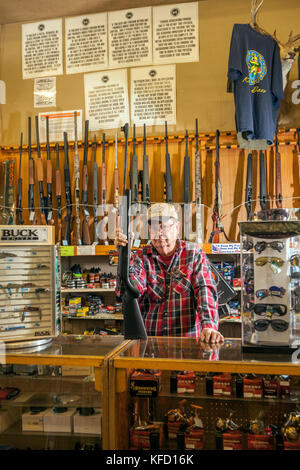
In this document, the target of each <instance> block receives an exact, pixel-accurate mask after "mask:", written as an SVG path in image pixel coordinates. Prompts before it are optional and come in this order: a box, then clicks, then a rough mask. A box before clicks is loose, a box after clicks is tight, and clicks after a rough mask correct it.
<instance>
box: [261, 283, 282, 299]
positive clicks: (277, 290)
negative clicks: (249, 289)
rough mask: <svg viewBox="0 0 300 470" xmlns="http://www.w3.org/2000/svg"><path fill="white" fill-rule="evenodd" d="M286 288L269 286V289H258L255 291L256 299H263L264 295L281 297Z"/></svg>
mask: <svg viewBox="0 0 300 470" xmlns="http://www.w3.org/2000/svg"><path fill="white" fill-rule="evenodd" d="M285 292H286V290H285V289H284V287H277V286H271V287H269V289H259V290H257V291H256V292H255V295H256V297H257V298H258V299H264V298H265V297H268V296H271V297H283V296H284V294H285Z"/></svg>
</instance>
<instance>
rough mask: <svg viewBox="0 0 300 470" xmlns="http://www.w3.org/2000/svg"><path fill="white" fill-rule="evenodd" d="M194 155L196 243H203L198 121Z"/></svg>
mask: <svg viewBox="0 0 300 470" xmlns="http://www.w3.org/2000/svg"><path fill="white" fill-rule="evenodd" d="M195 140H196V153H195V199H196V243H203V222H202V207H201V204H202V172H201V157H200V152H199V134H198V119H196V133H195Z"/></svg>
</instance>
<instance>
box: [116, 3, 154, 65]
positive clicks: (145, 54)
mask: <svg viewBox="0 0 300 470" xmlns="http://www.w3.org/2000/svg"><path fill="white" fill-rule="evenodd" d="M108 38H109V67H110V68H116V67H134V66H138V65H148V64H152V21H151V7H147V8H132V9H131V10H121V11H112V12H109V13H108Z"/></svg>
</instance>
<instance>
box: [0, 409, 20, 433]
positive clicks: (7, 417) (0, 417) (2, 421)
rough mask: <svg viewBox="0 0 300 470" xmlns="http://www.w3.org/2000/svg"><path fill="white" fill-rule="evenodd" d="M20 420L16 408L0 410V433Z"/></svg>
mask: <svg viewBox="0 0 300 470" xmlns="http://www.w3.org/2000/svg"><path fill="white" fill-rule="evenodd" d="M19 418H20V411H19V409H18V408H16V407H13V406H10V407H9V408H8V409H3V408H0V432H4V431H5V430H6V429H8V428H9V427H10V426H12V425H13V424H14V423H15V422H16V421H18V419H19Z"/></svg>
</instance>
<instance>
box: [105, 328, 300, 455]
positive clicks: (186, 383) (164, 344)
mask: <svg viewBox="0 0 300 470" xmlns="http://www.w3.org/2000/svg"><path fill="white" fill-rule="evenodd" d="M298 353H299V356H300V350H299V351H298V350H295V351H294V353H293V354H292V355H288V354H284V355H281V354H280V353H278V354H276V353H274V352H272V353H270V354H267V353H266V352H264V353H261V354H259V353H255V354H253V353H249V352H244V351H243V348H242V341H241V339H226V340H225V342H224V343H223V344H222V345H217V346H215V347H212V346H210V345H205V344H203V343H200V342H198V341H197V340H196V339H194V338H169V337H168V338H164V337H159V338H158V337H149V338H148V339H147V340H143V341H142V340H139V341H133V342H131V343H130V344H128V345H127V346H126V347H125V348H124V349H123V350H122V352H121V353H120V354H117V355H115V356H114V357H113V358H112V359H111V360H110V373H109V375H110V385H109V386H110V391H111V402H110V428H111V434H110V449H158V448H159V449H162V450H169V449H171V450H176V449H199V450H200V449H207V450H214V449H244V450H245V449H277V448H280V449H281V448H300V438H299V437H300V417H299V416H298V410H297V402H298V401H299V397H300V387H299V384H300V382H299V379H298V376H299V375H300V367H299V360H300V359H298ZM113 400H114V403H113ZM292 419H294V421H295V422H296V421H297V423H298V421H299V427H298V424H297V426H296V425H295V426H294V428H295V433H294V438H291V435H289V434H288V433H287V431H286V429H289V426H287V423H288V420H292ZM297 446H298V447H297Z"/></svg>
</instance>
